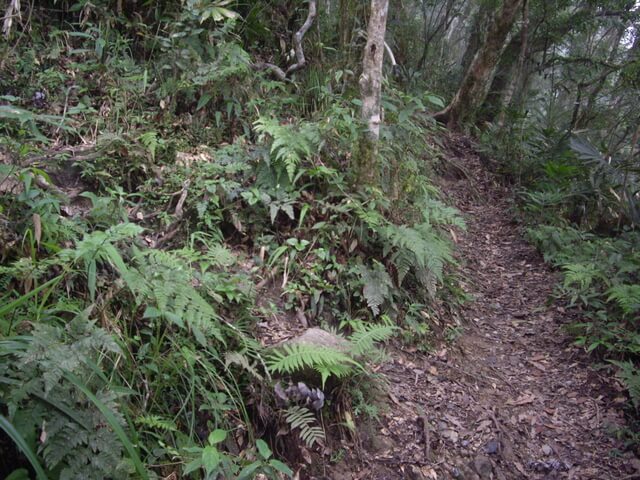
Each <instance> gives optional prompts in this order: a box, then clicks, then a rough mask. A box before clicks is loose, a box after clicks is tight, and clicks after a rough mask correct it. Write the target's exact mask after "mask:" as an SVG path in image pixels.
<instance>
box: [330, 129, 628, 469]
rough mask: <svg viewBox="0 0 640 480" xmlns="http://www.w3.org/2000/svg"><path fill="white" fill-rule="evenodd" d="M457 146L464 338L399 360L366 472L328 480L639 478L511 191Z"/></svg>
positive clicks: (608, 397)
mask: <svg viewBox="0 0 640 480" xmlns="http://www.w3.org/2000/svg"><path fill="white" fill-rule="evenodd" d="M450 142H451V144H450V148H451V150H452V151H453V152H455V153H456V156H457V157H458V158H456V159H455V161H456V162H459V163H460V165H463V166H464V170H465V172H466V175H460V177H459V178H448V179H445V180H444V181H443V182H442V184H441V188H442V189H443V191H444V192H445V194H446V195H447V197H449V200H450V201H451V203H453V204H455V205H456V206H457V208H458V209H460V210H461V211H462V212H463V214H464V215H465V218H466V221H467V227H468V229H467V231H466V232H463V233H462V234H461V235H460V236H459V238H458V245H457V250H458V255H459V258H460V261H461V266H462V279H463V286H464V289H465V291H466V292H467V293H468V294H469V295H471V296H472V299H471V300H470V301H468V302H467V303H466V305H465V307H464V309H463V312H462V314H463V317H464V320H463V322H462V323H463V333H462V335H461V336H460V337H459V338H458V339H457V340H455V341H454V342H453V343H452V344H450V345H448V346H447V345H445V346H444V348H442V347H441V348H439V349H436V351H435V352H433V353H432V354H430V355H427V356H425V355H422V354H419V353H416V352H413V353H412V352H408V351H407V350H406V349H404V350H394V351H391V352H390V357H391V359H390V361H389V363H387V364H386V365H385V366H384V367H383V368H382V371H383V373H385V375H386V376H387V377H388V381H389V398H390V402H389V405H390V409H389V411H388V412H386V413H385V415H383V416H381V425H374V426H372V428H371V432H369V435H364V434H363V435H362V439H361V440H362V442H361V443H362V449H361V451H360V455H361V460H362V467H361V468H360V470H359V471H358V472H353V471H351V472H349V473H348V474H345V475H344V477H343V476H342V475H341V474H337V473H336V474H333V475H330V476H331V478H354V479H361V478H367V479H376V480H383V479H400V478H406V479H412V480H422V479H450V478H455V479H464V480H471V479H474V480H475V479H483V480H484V479H519V478H537V479H555V478H570V479H613V478H640V476H636V474H633V472H634V468H633V467H634V466H636V465H635V462H636V460H634V459H631V458H628V457H627V458H625V457H620V456H613V455H611V452H612V450H613V449H615V448H619V447H620V445H617V444H616V441H615V439H614V438H613V437H612V436H611V435H609V434H608V433H607V427H608V426H615V425H621V424H622V422H623V421H622V411H621V407H622V403H620V402H621V398H619V397H621V395H620V394H619V393H617V391H616V386H615V383H614V381H613V380H611V379H609V378H603V377H601V376H600V375H598V373H597V372H596V371H595V370H593V369H592V368H590V363H589V360H588V359H587V358H586V356H585V355H584V354H583V353H582V351H581V350H580V349H579V348H577V347H575V346H574V345H572V344H571V340H570V338H568V337H567V336H566V334H565V333H564V332H563V330H562V324H563V322H564V323H566V322H567V321H569V319H568V318H567V314H566V313H565V312H564V311H563V309H562V308H561V307H558V306H555V305H549V303H550V302H549V297H550V294H551V293H552V290H553V286H554V284H555V282H556V279H555V278H554V274H553V272H551V271H550V270H549V269H548V267H547V266H546V265H545V264H544V262H543V260H542V258H541V257H540V255H539V254H538V253H537V252H536V251H535V250H534V248H533V247H532V246H530V245H529V244H528V243H527V242H526V241H525V240H524V239H523V238H522V236H521V228H520V227H519V226H518V224H517V223H515V221H514V220H513V215H512V213H511V206H512V203H511V200H510V196H509V195H510V192H509V191H507V190H506V189H504V188H502V187H500V186H499V185H498V183H497V180H496V179H495V178H494V176H493V175H492V174H491V173H489V172H488V171H487V170H486V169H485V168H483V166H482V165H481V163H480V160H479V158H478V156H477V155H476V154H475V153H474V150H473V148H472V146H471V145H470V144H469V143H468V141H466V140H464V139H462V138H457V139H456V138H452V139H451V140H450ZM366 437H368V438H366ZM347 463H349V462H347ZM636 473H637V472H636Z"/></svg>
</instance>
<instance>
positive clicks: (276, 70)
mask: <svg viewBox="0 0 640 480" xmlns="http://www.w3.org/2000/svg"><path fill="white" fill-rule="evenodd" d="M251 68H253V69H254V70H258V71H261V70H269V71H270V72H271V73H273V74H274V75H275V76H276V77H277V78H278V80H281V81H283V82H284V81H286V80H287V74H286V73H285V71H284V70H282V69H281V68H280V67H279V66H277V65H274V64H273V63H268V62H258V63H254V64H252V65H251Z"/></svg>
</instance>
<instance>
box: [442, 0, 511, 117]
mask: <svg viewBox="0 0 640 480" xmlns="http://www.w3.org/2000/svg"><path fill="white" fill-rule="evenodd" d="M522 1H523V0H504V3H503V4H502V7H501V8H500V11H499V12H498V14H497V15H496V17H495V18H494V19H493V21H492V22H491V25H490V27H489V31H488V32H487V36H486V39H485V41H484V43H483V44H482V45H481V46H480V48H479V49H478V51H477V52H476V55H475V56H474V57H473V60H472V61H471V65H469V69H468V70H467V72H466V74H465V76H464V79H463V80H462V84H461V85H460V88H459V89H458V92H457V93H456V94H455V96H454V97H453V100H451V103H450V104H449V105H448V106H447V108H445V109H444V110H442V111H441V112H438V113H437V114H436V115H435V118H436V119H437V120H439V121H442V122H444V123H446V124H447V125H448V126H449V127H450V128H458V127H459V126H460V125H461V124H462V123H464V122H466V121H469V120H472V119H473V117H474V115H475V113H476V112H477V110H478V108H479V107H480V106H481V105H482V103H483V102H484V100H485V98H486V97H487V93H488V91H489V87H490V86H491V81H492V80H493V76H494V74H495V70H496V66H497V64H498V60H499V59H500V55H501V54H502V50H503V49H504V45H505V41H506V39H507V35H508V34H509V32H510V31H511V28H512V27H513V24H514V22H515V19H516V16H517V14H518V11H519V9H520V6H521V5H522Z"/></svg>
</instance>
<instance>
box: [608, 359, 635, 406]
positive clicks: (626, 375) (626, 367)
mask: <svg viewBox="0 0 640 480" xmlns="http://www.w3.org/2000/svg"><path fill="white" fill-rule="evenodd" d="M609 362H611V363H612V364H614V365H615V366H617V367H619V368H620V370H619V371H618V374H617V377H618V378H619V379H620V380H621V381H622V383H623V384H624V386H625V387H626V388H627V390H628V391H629V396H630V397H631V403H633V406H634V407H635V409H636V410H638V409H639V408H640V370H639V369H638V368H636V367H635V365H634V364H633V363H632V362H619V361H616V360H609Z"/></svg>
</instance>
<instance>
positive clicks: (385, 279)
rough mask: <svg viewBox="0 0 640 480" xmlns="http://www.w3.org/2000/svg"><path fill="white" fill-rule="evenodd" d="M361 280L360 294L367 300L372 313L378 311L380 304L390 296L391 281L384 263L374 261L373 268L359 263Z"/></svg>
mask: <svg viewBox="0 0 640 480" xmlns="http://www.w3.org/2000/svg"><path fill="white" fill-rule="evenodd" d="M358 272H359V273H360V277H361V279H362V282H363V283H364V286H363V289H362V294H363V295H364V298H365V300H366V302H367V306H368V307H369V308H370V309H371V311H372V312H373V314H374V315H378V314H379V313H380V306H381V305H382V304H383V303H384V302H385V300H387V299H388V298H390V297H391V291H392V289H393V281H392V280H391V277H390V276H389V274H388V273H387V271H386V269H385V268H384V265H382V264H381V263H379V262H374V264H373V268H367V267H365V266H364V265H361V266H360V267H359V268H358Z"/></svg>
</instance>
